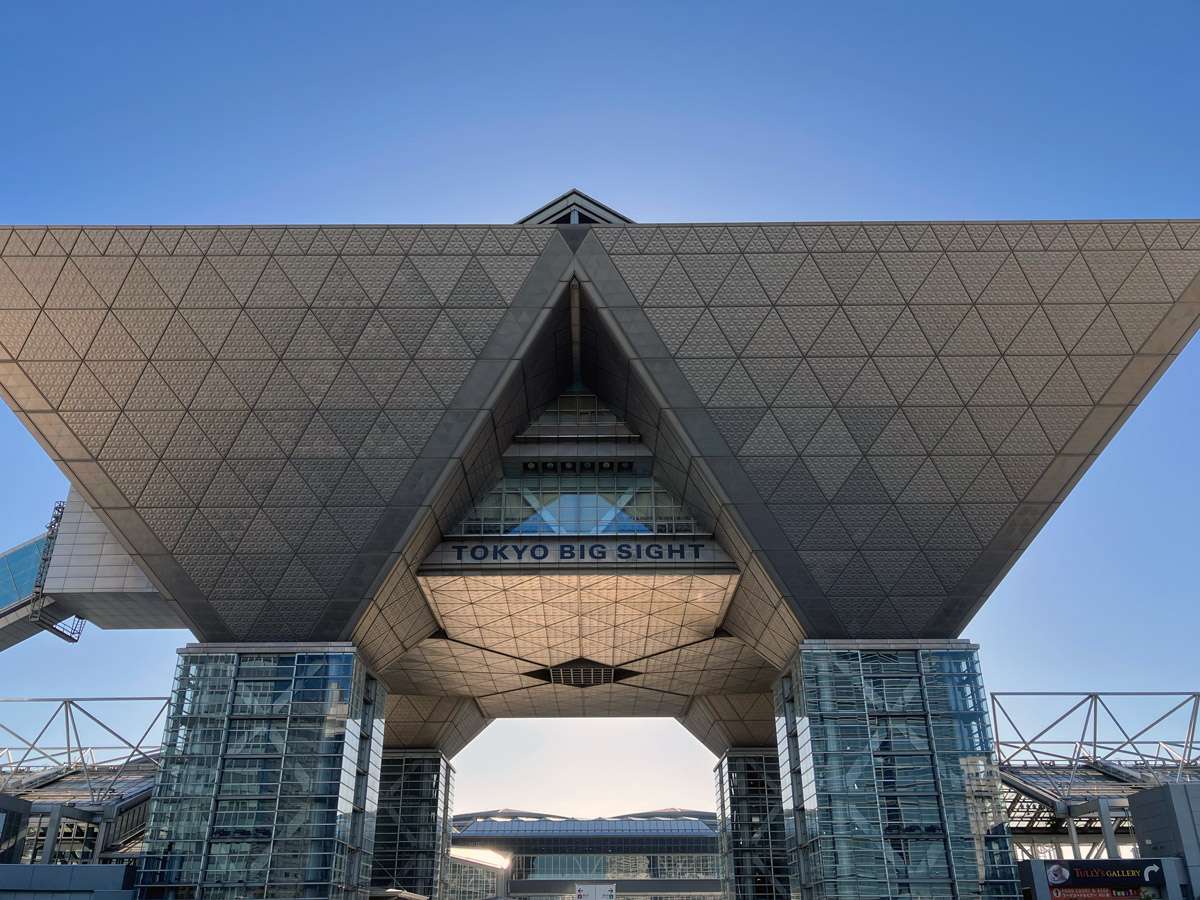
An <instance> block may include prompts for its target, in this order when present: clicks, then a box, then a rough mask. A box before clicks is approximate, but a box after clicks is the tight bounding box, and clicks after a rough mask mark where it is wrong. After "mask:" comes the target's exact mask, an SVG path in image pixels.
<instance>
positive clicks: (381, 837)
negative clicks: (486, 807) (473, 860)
mask: <svg viewBox="0 0 1200 900" xmlns="http://www.w3.org/2000/svg"><path fill="white" fill-rule="evenodd" d="M453 807H454V767H453V766H451V765H450V763H449V762H448V761H447V760H446V757H444V756H443V755H442V754H441V753H439V752H438V751H436V750H407V751H399V750H389V751H388V752H387V753H385V754H384V757H383V766H382V768H381V771H380V778H379V819H378V824H377V825H376V831H375V864H374V868H373V870H372V874H371V887H372V888H374V889H375V890H389V889H392V888H398V889H400V890H405V891H409V892H410V893H414V894H421V895H422V896H425V897H429V898H431V900H440V898H441V896H442V894H443V893H444V890H443V888H444V886H445V881H446V879H447V873H446V868H445V865H446V858H447V856H448V854H449V852H450V829H451V821H452V819H451V815H452V810H453Z"/></svg>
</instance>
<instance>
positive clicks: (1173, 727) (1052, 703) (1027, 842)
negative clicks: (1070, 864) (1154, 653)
mask: <svg viewBox="0 0 1200 900" xmlns="http://www.w3.org/2000/svg"><path fill="white" fill-rule="evenodd" d="M991 704H992V721H993V723H994V727H995V732H996V752H997V761H998V762H999V765H1000V777H1001V780H1002V781H1003V783H1004V787H1005V792H1006V801H1007V814H1008V819H1009V822H1010V825H1011V828H1012V831H1013V838H1014V843H1015V845H1016V848H1017V851H1018V853H1019V854H1020V855H1022V856H1025V857H1029V858H1035V857H1046V856H1056V857H1063V856H1074V857H1075V858H1096V857H1110V858H1111V857H1117V856H1131V855H1135V854H1136V852H1137V850H1136V847H1137V843H1136V840H1135V839H1134V836H1133V823H1132V821H1131V819H1130V818H1129V812H1128V808H1129V804H1128V798H1129V796H1130V795H1131V794H1133V793H1136V792H1137V791H1139V790H1142V789H1144V788H1147V787H1155V786H1157V785H1160V784H1171V783H1176V782H1181V781H1190V780H1192V779H1195V778H1200V747H1198V746H1197V734H1196V728H1197V723H1198V721H1200V692H1190V693H1189V692H1177V693H1170V692H1160V693H1142V692H1105V693H1042V692H1034V693H999V694H992V695H991ZM1031 722H1038V723H1044V724H1039V725H1036V726H1034V727H1032V728H1031V727H1030V726H1029V724H1028V723H1031ZM1018 723H1025V724H1018Z"/></svg>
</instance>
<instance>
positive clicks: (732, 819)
mask: <svg viewBox="0 0 1200 900" xmlns="http://www.w3.org/2000/svg"><path fill="white" fill-rule="evenodd" d="M714 771H715V772H716V776H717V804H718V806H717V815H718V816H719V819H720V823H719V831H720V838H721V859H722V860H723V869H724V884H725V897H726V900H783V898H786V897H787V896H788V864H787V863H788V860H787V855H786V850H787V847H786V842H785V830H784V816H783V805H782V795H781V790H780V788H781V785H780V778H779V757H778V755H777V754H776V753H774V752H773V751H771V750H765V749H747V750H730V751H728V752H727V753H726V754H725V755H724V756H723V757H721V760H720V762H718V763H717V767H716V769H715V770H714Z"/></svg>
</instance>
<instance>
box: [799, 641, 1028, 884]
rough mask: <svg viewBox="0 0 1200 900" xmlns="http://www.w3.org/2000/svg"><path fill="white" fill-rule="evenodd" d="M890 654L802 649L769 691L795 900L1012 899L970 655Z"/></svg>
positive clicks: (1011, 872) (1012, 873) (982, 702)
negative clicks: (772, 693) (890, 899)
mask: <svg viewBox="0 0 1200 900" xmlns="http://www.w3.org/2000/svg"><path fill="white" fill-rule="evenodd" d="M809 644H811V645H812V646H811V647H810V646H809ZM847 645H849V646H847ZM893 647H894V645H891V646H889V647H880V648H874V647H872V646H871V645H859V646H854V645H852V644H851V642H846V644H845V645H842V644H841V642H832V641H830V642H807V643H806V644H804V645H801V649H800V653H799V654H798V656H797V658H796V659H795V660H794V661H793V663H792V665H791V666H790V667H789V669H788V670H786V671H785V673H784V674H783V675H782V676H781V677H780V679H779V681H778V682H777V683H776V686H775V706H776V716H777V719H776V721H777V723H778V724H777V727H778V736H779V748H780V764H781V769H782V771H783V774H784V779H783V803H784V807H785V809H786V810H787V833H788V841H789V859H790V865H791V879H792V894H793V896H795V897H796V898H798V900H799V898H804V900H835V898H836V900H868V898H870V900H877V898H880V897H893V898H914V900H915V898H921V900H926V898H928V900H967V898H983V897H986V898H995V900H1002V898H1003V900H1008V898H1016V897H1019V896H1020V890H1019V886H1018V884H1017V873H1016V866H1015V861H1014V858H1013V851H1012V842H1011V838H1010V836H1009V833H1008V826H1007V825H1006V823H1005V819H1004V813H1003V808H1002V806H1001V805H1000V782H999V775H998V773H997V770H996V767H995V763H994V759H993V756H992V738H991V733H990V727H989V723H988V718H987V704H986V695H985V693H984V689H983V683H982V680H981V678H980V674H979V659H978V656H977V654H976V651H975V648H974V647H973V646H972V645H970V644H966V643H965V642H950V643H947V644H943V645H940V646H938V647H937V648H913V649H893Z"/></svg>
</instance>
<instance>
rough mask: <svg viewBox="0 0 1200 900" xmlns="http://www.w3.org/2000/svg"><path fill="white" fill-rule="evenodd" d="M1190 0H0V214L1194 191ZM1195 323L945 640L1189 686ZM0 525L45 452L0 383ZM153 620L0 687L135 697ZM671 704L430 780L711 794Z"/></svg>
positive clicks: (1031, 677)
mask: <svg viewBox="0 0 1200 900" xmlns="http://www.w3.org/2000/svg"><path fill="white" fill-rule="evenodd" d="M1198 26H1200V5H1198V4H1196V3H1195V2H1186V3H1165V2H1164V3H1155V4H1139V5H1136V6H1135V5H1131V4H1116V3H1095V2H1089V3H1068V2H1060V3H1054V4H1044V3H1017V2H1010V3H1005V4H982V3H969V4H968V3H931V2H928V3H927V2H912V3H904V4H900V3H884V2H878V3H861V4H855V3H851V4H779V5H770V4H733V3H729V4H704V3H687V4H684V3H677V4H675V3H629V4H622V3H607V4H601V5H596V4H589V5H584V4H549V3H547V4H526V3H510V4H470V3H460V4H454V5H449V4H444V5H441V6H438V7H435V6H434V5H433V4H420V5H418V4H398V3H379V4H370V3H344V4H329V3H286V4H285V3H274V2H260V3H255V4H245V3H208V4H192V5H184V4H152V3H148V2H146V3H120V2H110V3H106V4H82V3H79V4H71V5H64V4H24V5H10V6H8V7H6V9H5V15H4V17H3V21H2V22H0V75H3V76H4V77H3V83H4V84H5V86H6V89H5V91H4V96H5V101H4V108H3V112H2V113H0V220H4V221H5V222H6V223H13V224H24V223H29V224H34V223H54V224H80V223H84V224H93V223H95V224H101V223H120V224H136V223H156V224H159V223H248V222H250V223H253V222H508V221H513V220H515V219H517V218H519V217H520V216H522V215H524V214H525V213H527V212H529V211H530V210H532V209H534V208H536V207H538V206H540V205H541V204H542V203H544V202H545V201H546V200H548V199H550V198H552V197H554V196H556V195H558V194H560V193H562V192H563V191H564V190H567V189H568V188H570V187H579V188H581V189H582V190H584V191H587V192H588V193H590V194H592V195H593V196H596V197H597V198H598V199H600V200H602V201H604V202H605V203H607V204H609V205H611V206H613V207H615V208H616V209H618V210H621V211H622V212H624V213H626V214H627V215H629V216H631V217H632V218H634V219H637V220H639V221H738V220H742V221H745V220H750V221H761V220H830V219H833V220H837V219H841V220H858V219H884V220H887V219H963V218H978V219H997V218H1100V217H1105V218H1121V217H1142V218H1156V217H1172V216H1173V217H1182V218H1186V217H1196V216H1200V167H1198V166H1197V164H1196V160H1197V158H1198V150H1197V148H1198V147H1200V116H1198V115H1197V108H1198V107H1200V67H1197V66H1196V64H1195V35H1196V34H1197V33H1200V30H1198ZM1198 388H1200V349H1197V348H1192V349H1190V350H1189V351H1187V352H1185V353H1184V354H1183V355H1182V356H1181V357H1180V359H1179V361H1178V362H1177V363H1176V365H1175V366H1174V367H1173V368H1172V369H1171V371H1170V372H1169V373H1168V374H1167V375H1166V377H1165V378H1164V379H1163V380H1162V382H1161V383H1160V384H1159V386H1158V387H1157V388H1156V389H1155V391H1154V392H1152V393H1151V394H1150V396H1149V397H1148V399H1147V400H1146V401H1145V402H1144V403H1143V404H1142V406H1141V408H1140V409H1139V410H1138V411H1137V412H1136V413H1135V414H1134V415H1133V417H1132V418H1131V419H1130V421H1129V423H1128V424H1127V426H1126V427H1125V429H1124V430H1123V431H1122V432H1121V433H1120V434H1119V435H1118V437H1117V438H1116V439H1115V440H1114V441H1113V442H1112V444H1111V445H1110V447H1109V448H1108V450H1107V451H1106V452H1105V454H1104V455H1103V456H1102V457H1101V458H1100V460H1099V462H1097V463H1096V465H1095V466H1093V468H1092V469H1091V471H1090V472H1089V473H1088V474H1087V476H1086V477H1085V478H1084V479H1083V481H1082V482H1081V483H1080V485H1079V486H1078V487H1077V488H1076V490H1075V492H1074V493H1073V494H1072V495H1071V497H1070V498H1069V500H1068V501H1067V502H1066V503H1065V504H1064V505H1063V507H1062V509H1061V510H1060V511H1059V512H1058V513H1057V514H1056V516H1055V518H1054V519H1053V520H1052V521H1051V522H1050V524H1049V525H1048V526H1047V527H1046V528H1045V529H1044V530H1043V532H1042V534H1041V535H1040V536H1039V537H1038V538H1037V540H1036V541H1035V542H1034V544H1033V546H1032V548H1031V549H1030V550H1029V551H1028V552H1027V553H1026V554H1025V555H1024V557H1022V559H1021V560H1020V562H1018V564H1017V565H1016V567H1015V568H1014V569H1013V570H1012V572H1011V573H1010V574H1009V576H1008V578H1007V579H1006V580H1005V581H1004V583H1003V584H1002V585H1001V587H1000V588H999V589H998V590H997V591H996V593H995V594H994V595H993V597H992V598H991V599H990V600H989V601H988V604H987V606H985V608H984V610H983V612H982V613H981V614H980V615H979V616H978V617H977V618H976V619H975V621H974V622H973V623H972V624H971V626H970V627H969V628H968V629H967V632H966V636H968V637H970V638H972V639H974V640H976V641H978V642H980V643H981V644H982V645H983V650H982V654H983V661H984V665H985V669H984V672H985V676H986V679H987V682H988V685H989V687H990V688H991V689H993V690H999V691H1013V690H1049V689H1056V690H1081V689H1097V690H1099V689H1108V690H1114V689H1120V690H1167V689H1187V688H1193V689H1194V688H1198V687H1200V684H1198V681H1200V679H1198V678H1197V675H1198V669H1200V667H1198V665H1197V662H1196V658H1195V654H1194V649H1193V648H1194V643H1195V640H1194V635H1195V634H1196V631H1197V627H1198V626H1200V612H1198V611H1197V603H1196V597H1197V592H1196V589H1195V577H1194V567H1195V558H1196V557H1197V556H1200V554H1197V553H1196V510H1197V509H1198V508H1200V474H1198V473H1197V466H1196V450H1195V448H1196V447H1197V446H1198V445H1200V390H1198ZM0 461H2V462H3V463H4V470H5V471H6V472H7V473H8V476H7V477H6V478H5V479H4V480H3V481H0V546H5V547H7V546H11V545H13V544H16V543H18V542H20V541H21V540H24V539H25V538H27V537H29V536H32V535H33V534H35V533H37V532H38V531H39V530H40V528H41V527H42V525H43V524H44V522H45V519H46V517H47V515H48V513H49V510H50V507H51V505H52V502H53V500H54V499H56V498H59V497H61V496H63V495H64V493H65V490H66V488H65V481H64V480H63V478H62V477H61V476H60V475H59V474H58V472H57V470H56V469H55V468H54V466H53V465H52V464H51V463H50V462H49V461H48V460H47V459H46V458H45V455H44V454H43V453H42V451H41V450H40V449H39V448H38V447H37V446H36V445H35V444H34V442H33V441H32V439H30V438H29V437H28V435H27V434H26V433H25V432H24V430H23V429H22V428H21V427H20V426H19V425H18V423H17V422H16V420H15V418H14V417H13V416H12V415H11V414H10V413H8V412H7V410H3V411H0ZM185 640H187V635H185V634H183V633H179V632H172V633H154V632H136V633H135V632H110V633H105V632H102V631H99V630H98V629H94V628H89V630H88V631H87V632H85V635H84V638H83V640H82V641H81V642H80V644H78V645H77V646H73V647H69V646H67V645H65V644H62V643H61V642H58V641H57V640H56V639H55V638H53V637H51V636H49V635H46V636H42V637H39V638H36V639H34V640H32V641H29V642H27V643H25V644H23V645H21V646H19V647H17V648H14V649H12V650H9V651H6V652H5V653H4V654H3V655H2V656H0V695H4V696H77V695H80V694H91V695H97V694H157V693H162V692H165V691H166V689H167V687H168V684H169V680H170V672H171V668H172V665H173V650H174V648H176V647H178V646H180V645H181V644H182V643H183V642H184V641H185ZM712 763H713V760H712V758H711V756H710V755H709V754H708V753H707V751H705V750H704V749H703V748H702V747H700V746H699V744H697V743H696V742H695V741H693V740H692V739H691V738H690V737H689V736H687V735H686V734H685V733H684V732H682V730H681V729H679V728H678V726H676V725H674V723H672V722H670V721H665V722H637V723H630V722H628V721H625V720H619V721H599V722H595V721H593V722H577V721H569V722H550V723H547V722H541V723H527V722H502V723H498V724H496V725H493V726H492V728H491V729H490V730H489V731H488V732H486V733H485V734H484V736H483V737H481V738H480V739H479V740H477V741H476V742H475V744H473V745H472V746H471V747H469V748H468V749H467V750H466V751H464V752H463V753H462V754H461V755H460V756H459V758H458V759H457V760H456V764H457V765H458V767H459V770H460V775H459V784H458V801H459V802H458V806H459V808H460V809H470V808H476V809H478V808H484V807H489V806H500V805H506V806H521V807H525V808H548V809H550V810H552V811H559V812H565V813H582V814H596V813H615V812H621V811H629V810H631V809H636V808H641V809H644V808H648V807H654V806H667V805H672V806H702V807H711V805H712V803H713V800H712V775H711V766H712Z"/></svg>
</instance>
